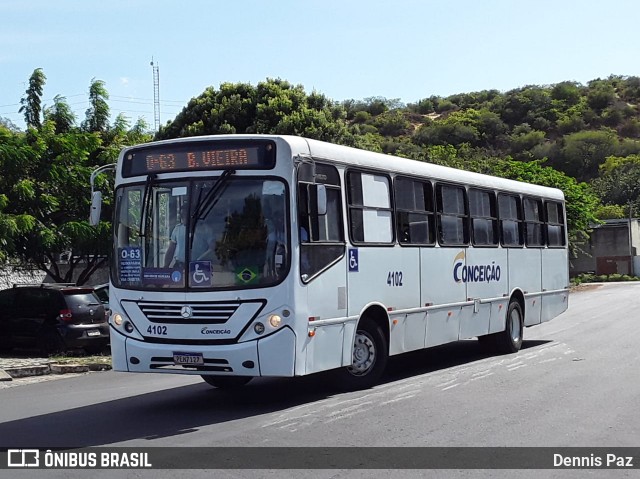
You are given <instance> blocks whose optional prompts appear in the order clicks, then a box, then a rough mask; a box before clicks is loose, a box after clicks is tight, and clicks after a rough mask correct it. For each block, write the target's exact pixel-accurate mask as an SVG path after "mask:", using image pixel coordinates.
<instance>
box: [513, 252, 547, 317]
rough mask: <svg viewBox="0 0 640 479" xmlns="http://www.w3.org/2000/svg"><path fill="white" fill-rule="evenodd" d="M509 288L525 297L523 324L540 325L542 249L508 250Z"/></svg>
mask: <svg viewBox="0 0 640 479" xmlns="http://www.w3.org/2000/svg"><path fill="white" fill-rule="evenodd" d="M509 288H510V290H511V291H513V290H514V289H516V288H518V289H520V290H522V292H523V293H524V297H525V305H524V324H525V326H533V325H534V324H540V310H541V306H542V301H541V298H542V296H541V294H540V293H541V292H542V249H541V248H526V249H525V248H513V249H510V250H509Z"/></svg>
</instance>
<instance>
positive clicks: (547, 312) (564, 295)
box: [540, 248, 569, 323]
mask: <svg viewBox="0 0 640 479" xmlns="http://www.w3.org/2000/svg"><path fill="white" fill-rule="evenodd" d="M567 256H568V255H567V250H566V249H562V248H558V249H551V248H550V249H548V250H547V251H546V252H545V254H544V255H543V256H542V271H543V274H542V290H543V291H544V292H547V291H548V292H549V294H544V296H543V297H542V312H541V318H540V321H541V322H543V323H544V322H546V321H550V320H551V319H553V318H555V317H556V316H558V315H559V314H562V313H563V312H565V311H566V310H567V308H568V307H569V290H568V289H567V287H568V285H569V267H568V264H569V262H568V257H567ZM554 291H555V293H553V292H554Z"/></svg>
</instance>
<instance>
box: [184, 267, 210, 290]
mask: <svg viewBox="0 0 640 479" xmlns="http://www.w3.org/2000/svg"><path fill="white" fill-rule="evenodd" d="M189 277H190V279H191V286H193V287H196V288H197V287H201V288H203V287H208V286H211V262H210V261H192V262H191V263H189Z"/></svg>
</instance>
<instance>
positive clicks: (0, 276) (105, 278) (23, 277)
mask: <svg viewBox="0 0 640 479" xmlns="http://www.w3.org/2000/svg"><path fill="white" fill-rule="evenodd" d="M67 268H68V267H67V266H66V265H60V269H61V271H63V272H65V271H67ZM76 271H77V268H76ZM79 274H80V272H79V271H77V273H76V274H75V277H74V281H75V280H77V278H78V275H79ZM51 282H53V279H51V277H49V276H47V275H46V274H45V273H44V272H42V271H39V270H29V269H22V268H15V267H5V268H3V269H0V289H6V288H11V287H13V285H14V284H29V283H35V284H38V283H51ZM108 282H109V268H107V267H104V268H101V269H99V270H98V271H96V272H95V273H94V274H93V275H92V276H91V278H90V279H89V281H88V282H87V284H88V285H91V286H95V285H98V284H103V283H108Z"/></svg>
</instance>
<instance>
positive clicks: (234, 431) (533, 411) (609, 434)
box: [0, 283, 640, 478]
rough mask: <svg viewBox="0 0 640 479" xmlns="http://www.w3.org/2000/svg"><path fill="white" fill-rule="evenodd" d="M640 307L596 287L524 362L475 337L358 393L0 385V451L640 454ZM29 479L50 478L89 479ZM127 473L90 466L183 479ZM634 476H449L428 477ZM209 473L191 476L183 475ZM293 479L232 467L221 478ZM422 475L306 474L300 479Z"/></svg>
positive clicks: (323, 388) (122, 376)
mask: <svg viewBox="0 0 640 479" xmlns="http://www.w3.org/2000/svg"><path fill="white" fill-rule="evenodd" d="M639 311H640V284H636V283H626V284H622V283H621V284H610V285H603V286H598V287H595V286H592V287H589V288H588V289H586V290H584V291H579V292H576V293H572V294H571V297H570V308H569V311H568V312H566V313H565V314H563V315H562V316H560V317H558V318H556V319H554V320H553V321H551V322H550V323H546V324H543V325H540V326H536V327H533V328H528V329H526V330H525V341H524V343H523V349H522V350H521V351H520V352H519V353H517V354H513V355H507V356H488V355H487V354H486V353H485V352H484V351H483V350H482V349H481V348H480V346H479V345H478V344H477V342H476V341H462V342H458V343H455V344H451V345H446V346H441V347H437V348H432V349H430V350H426V351H422V352H418V353H411V354H408V355H404V356H402V357H399V358H393V359H392V360H391V361H390V364H389V371H388V374H387V376H386V377H385V380H384V381H383V383H382V384H380V385H379V386H377V387H375V388H373V389H370V390H367V391H360V392H352V393H342V392H339V391H336V390H335V389H332V387H331V386H330V385H329V383H328V382H327V381H326V379H327V378H326V377H325V376H323V375H320V376H312V377H305V378H299V379H293V380H291V379H288V380H287V379H259V380H255V381H254V382H252V383H250V384H249V385H247V386H246V387H244V388H243V389H242V390H240V391H239V392H234V393H229V392H223V391H219V390H216V389H214V388H211V387H210V386H208V385H207V384H205V383H204V382H202V381H201V380H200V378H197V377H187V376H174V375H151V374H150V375H146V374H145V375H136V374H126V373H115V372H111V371H109V372H100V373H91V374H88V375H83V376H80V377H73V378H68V379H60V380H56V381H47V382H42V383H36V384H29V385H25V386H20V387H13V388H7V389H4V390H0V405H1V406H2V407H0V447H11V448H16V447H29V448H33V447H37V448H42V449H46V448H47V447H63V446H68V447H78V446H126V447H148V446H180V447H197V446H205V447H209V446H216V447H220V446H260V447H264V446H366V447H385V448H388V447H393V446H403V447H406V446H518V447H524V446H545V447H569V446H584V447H596V446H606V447H617V446H629V447H639V446H640V414H639V408H640V381H638V379H639V377H640V374H639V373H638V371H639V370H640V348H639V347H638V344H637V342H638V341H637V340H638V338H639V337H640V312H639ZM638 460H640V458H638ZM11 472H12V473H16V472H17V471H11ZM20 472H22V471H20ZM24 472H27V471H24ZM28 472H29V477H47V478H49V477H86V475H87V472H86V471H85V472H82V471H72V472H69V471H33V470H32V471H28ZM1 473H2V471H0V475H1ZM133 473H134V471H129V472H128V473H127V474H133ZM147 473H148V474H149V475H148V476H146V475H145V474H147ZM74 474H76V475H74ZM123 474H124V473H123V472H122V471H91V476H92V477H102V476H105V477H107V476H108V477H142V476H143V475H144V476H145V477H176V476H177V474H176V471H171V470H168V471H153V473H151V472H150V471H147V472H135V474H134V475H133V476H129V475H126V476H125V475H123ZM287 474H288V473H287ZM636 474H637V470H635V471H625V470H617V471H602V470H599V471H594V470H591V471H585V470H582V471H576V470H574V471H555V470H551V471H549V470H547V471H531V470H529V471H518V470H509V471H489V470H483V471H469V470H457V471H452V470H448V471H435V472H432V473H430V474H429V476H430V477H497V476H500V477H563V478H564V477H585V476H586V477H638V476H637V475H636ZM202 475H203V472H202V471H194V470H191V471H181V472H180V474H179V475H178V477H203V476H202ZM283 475H286V474H285V471H247V470H235V471H218V473H216V475H215V477H234V478H235V477H276V476H277V477H282V476H283ZM422 475H423V474H422V472H419V471H395V472H393V471H391V472H387V471H380V470H376V471H363V470H358V471H344V470H323V471H306V470H299V471H295V474H293V475H291V477H332V478H334V477H386V478H389V477H410V476H411V477H421V476H422ZM25 477H27V476H25ZM208 477H213V476H208Z"/></svg>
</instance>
